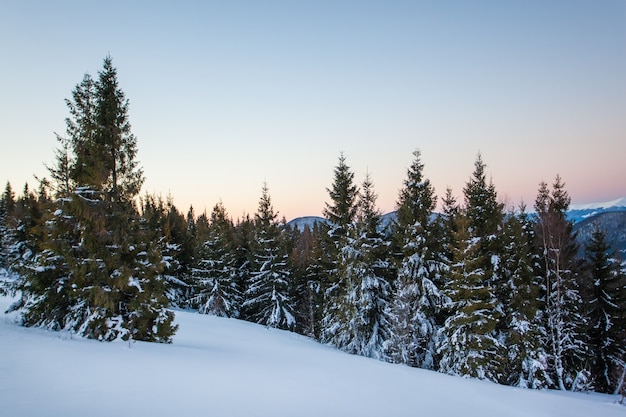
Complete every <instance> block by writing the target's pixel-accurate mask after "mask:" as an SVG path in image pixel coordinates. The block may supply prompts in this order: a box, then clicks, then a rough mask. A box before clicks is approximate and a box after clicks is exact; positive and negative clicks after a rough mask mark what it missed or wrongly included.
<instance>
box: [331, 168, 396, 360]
mask: <svg viewBox="0 0 626 417" xmlns="http://www.w3.org/2000/svg"><path fill="white" fill-rule="evenodd" d="M373 187H374V184H373V182H372V180H371V178H370V176H369V174H367V175H366V178H365V181H364V182H363V186H362V192H361V194H360V196H359V200H358V203H357V208H358V211H357V219H356V222H355V223H354V224H352V225H349V226H348V231H349V232H348V236H347V240H346V244H345V245H344V246H343V247H342V248H341V258H340V261H339V268H338V276H339V281H338V285H339V287H340V288H341V290H340V291H339V292H338V293H337V294H340V295H339V296H337V297H336V298H334V299H333V300H332V301H331V303H332V305H331V306H330V308H329V310H328V314H327V315H326V316H325V318H324V332H323V335H324V341H325V342H327V343H332V344H333V345H335V346H336V347H338V348H339V349H342V350H344V351H346V352H349V353H353V354H357V355H361V356H367V357H372V358H377V359H380V358H382V357H383V343H384V341H385V340H387V339H388V337H389V320H388V306H389V300H390V295H391V286H390V280H391V275H390V271H392V268H391V262H390V259H389V255H388V253H389V250H388V247H389V242H388V241H387V240H386V239H385V236H384V235H383V234H382V233H381V232H380V231H379V226H380V218H381V214H380V211H379V210H378V208H377V207H376V199H377V196H376V194H375V192H374V188H373Z"/></svg>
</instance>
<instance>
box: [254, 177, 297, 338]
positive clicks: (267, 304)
mask: <svg viewBox="0 0 626 417" xmlns="http://www.w3.org/2000/svg"><path fill="white" fill-rule="evenodd" d="M277 217H278V214H277V213H276V212H274V208H273V207H272V202H271V199H270V194H269V190H268V188H267V184H263V191H262V195H261V199H260V200H259V208H258V211H257V213H256V214H255V222H254V239H253V241H252V242H251V244H250V250H251V254H250V268H249V269H250V278H249V284H248V286H247V289H246V291H245V294H244V299H245V301H244V303H243V308H244V309H245V310H246V311H247V316H248V317H250V318H251V319H252V320H253V321H254V322H256V323H260V324H264V325H266V326H268V327H276V328H280V329H288V330H292V329H293V328H294V327H295V325H296V321H295V316H294V306H293V301H292V300H291V299H290V293H291V272H290V270H289V268H288V267H287V251H286V248H285V245H284V242H283V236H282V234H281V226H280V224H279V223H278V222H277V220H276V218H277Z"/></svg>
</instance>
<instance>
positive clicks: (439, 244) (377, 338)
mask: <svg viewBox="0 0 626 417" xmlns="http://www.w3.org/2000/svg"><path fill="white" fill-rule="evenodd" d="M66 104H67V106H68V109H69V116H68V117H67V119H66V134H65V135H63V136H61V135H57V141H58V144H59V146H58V148H57V150H56V153H55V160H54V163H53V165H51V166H49V167H48V170H49V173H50V178H49V179H42V180H40V181H39V187H38V189H36V190H31V189H29V187H28V186H25V187H24V189H23V191H22V193H21V195H19V196H16V195H15V192H14V191H13V189H12V187H11V185H10V184H7V186H6V188H5V191H4V193H3V195H2V198H1V199H0V233H1V235H0V237H1V239H2V241H1V243H2V244H1V247H0V249H1V250H0V262H1V264H0V267H1V268H2V270H3V271H4V272H5V274H4V275H5V276H8V277H9V278H6V279H4V280H3V281H2V286H0V291H2V292H4V293H9V294H12V295H16V296H17V301H16V302H15V303H14V304H13V305H12V307H11V310H14V311H19V313H20V317H21V320H22V323H23V324H24V325H25V326H45V327H47V328H50V329H54V330H64V331H70V332H73V333H76V334H79V335H81V336H84V337H89V338H94V339H98V340H103V341H110V340H115V339H124V340H144V341H155V342H166V343H167V342H171V339H172V336H173V335H174V333H175V332H176V325H175V324H174V312H173V311H172V310H171V309H170V308H171V307H177V308H185V309H193V310H196V311H198V312H200V313H203V314H214V315H218V316H224V317H233V318H239V319H243V320H249V321H252V322H255V323H260V324H263V325H266V326H269V327H275V328H280V329H286V330H290V331H294V332H298V333H301V334H304V335H307V336H310V337H312V338H315V339H317V340H319V341H321V342H322V343H328V344H332V345H333V346H336V347H337V348H338V349H341V350H343V351H346V352H349V353H353V354H357V355H363V356H367V357H372V358H377V359H380V360H385V361H389V362H393V363H402V364H407V365H409V366H413V367H419V368H425V369H431V370H436V371H440V372H444V373H447V374H452V375H460V376H467V377H473V378H479V379H486V380H490V381H494V382H497V383H501V384H507V385H514V386H518V387H528V388H535V389H544V388H555V389H562V390H596V391H599V392H607V393H613V392H618V391H620V389H623V386H624V379H625V373H626V364H625V359H626V358H625V346H626V299H625V297H626V291H625V287H626V275H625V274H624V271H623V270H622V267H621V264H620V262H619V260H617V259H615V258H616V254H614V253H611V252H610V251H609V248H610V245H609V242H607V239H606V235H605V233H604V231H602V230H600V229H597V230H595V231H594V233H593V235H592V238H591V239H590V241H589V242H588V243H587V244H586V245H585V247H584V248H582V249H583V250H582V251H581V250H580V249H581V248H579V246H578V244H577V242H576V236H575V234H574V232H573V224H572V223H571V222H570V221H569V220H568V219H567V216H566V212H567V210H568V208H569V204H570V198H569V196H568V193H567V191H566V189H565V185H564V182H563V180H562V179H561V178H560V177H559V176H558V175H557V176H556V178H555V180H554V182H553V184H551V185H548V184H547V183H545V182H541V183H540V185H539V188H538V193H537V197H536V200H535V203H534V207H533V211H532V213H529V212H527V211H526V208H525V207H523V206H520V207H517V208H507V207H505V206H504V205H503V204H502V203H501V202H499V201H498V196H497V192H496V189H495V186H494V184H493V183H492V182H491V181H487V179H486V172H485V169H486V164H485V163H484V162H483V160H482V157H481V155H480V154H479V155H478V156H477V157H476V160H475V163H474V171H473V172H472V174H471V176H470V177H469V179H468V181H467V182H466V184H465V187H464V188H463V201H457V200H456V198H455V197H454V194H453V192H452V190H451V189H447V190H446V193H445V195H444V196H443V198H442V210H441V213H436V212H435V207H436V203H437V197H436V195H435V190H434V188H433V186H432V184H431V182H430V181H429V179H427V178H425V176H424V164H423V163H422V161H421V153H420V151H419V150H416V151H415V152H414V153H413V157H414V159H413V161H412V164H411V166H410V167H409V168H408V169H407V174H406V178H405V179H404V181H403V184H402V187H401V189H400V192H399V195H398V200H397V204H396V209H397V211H396V217H395V219H394V220H393V222H391V224H390V225H383V224H382V222H381V218H382V213H381V212H380V211H379V209H378V208H377V205H376V199H377V195H376V192H375V189H374V183H373V180H372V178H371V176H370V175H369V174H367V175H366V177H365V180H364V181H363V182H362V183H361V184H357V183H356V182H355V179H354V172H353V171H352V170H351V169H350V167H349V166H348V164H347V160H346V157H345V156H344V155H343V154H341V155H340V156H339V159H338V163H337V165H336V167H335V169H334V178H333V183H332V184H331V185H330V187H329V188H328V189H327V191H328V196H329V200H328V202H326V205H325V208H324V217H325V219H326V221H325V222H318V223H315V224H314V225H312V226H311V227H309V226H305V227H304V228H302V229H298V228H294V227H290V226H289V225H287V224H286V222H285V221H284V219H283V220H279V219H278V212H277V211H276V210H275V209H274V207H273V205H272V201H271V196H270V192H269V188H268V186H267V184H264V186H263V188H262V190H261V197H260V199H259V204H258V208H257V211H256V213H255V214H254V215H253V216H250V215H245V216H243V217H242V218H239V219H237V220H233V219H232V218H231V217H230V216H229V214H228V212H227V210H226V208H225V207H224V205H223V204H222V203H221V202H219V203H217V204H216V205H215V206H214V207H213V209H212V211H211V212H210V213H201V214H199V215H196V214H195V213H194V210H193V208H190V209H189V211H188V212H187V213H186V214H183V213H181V212H180V211H179V210H178V209H177V208H176V206H175V205H174V202H173V201H172V199H171V198H167V199H163V198H162V197H161V196H157V195H150V194H146V195H144V196H140V190H141V186H142V184H143V181H144V176H143V171H142V169H141V168H140V166H139V164H138V162H137V160H136V154H137V141H136V138H135V136H134V135H133V134H132V132H131V128H130V123H129V118H128V100H127V99H126V98H125V95H124V93H123V91H122V90H121V89H120V88H119V85H118V82H117V70H116V69H115V68H114V67H113V65H112V61H111V58H110V57H107V58H105V60H104V64H103V67H102V69H101V70H100V71H99V72H98V77H97V79H93V78H92V77H91V76H90V75H89V74H86V75H85V77H84V78H83V80H82V81H81V82H80V83H79V84H78V85H77V86H76V87H75V88H74V90H73V91H72V96H71V98H70V99H67V100H66ZM581 253H582V254H583V255H582V256H581Z"/></svg>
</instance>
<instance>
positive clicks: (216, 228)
mask: <svg viewBox="0 0 626 417" xmlns="http://www.w3.org/2000/svg"><path fill="white" fill-rule="evenodd" d="M234 249H235V248H234V225H233V223H232V221H231V220H230V218H229V217H228V213H227V212H226V208H225V207H224V205H223V204H222V202H219V203H217V204H216V205H215V207H213V211H212V212H211V221H210V224H209V229H208V232H207V237H206V241H205V242H204V244H203V245H202V246H201V248H200V249H199V251H198V259H197V262H196V264H197V265H196V267H195V268H194V269H193V280H194V287H195V290H194V293H195V295H194V297H193V299H192V301H191V304H192V305H193V306H194V307H195V308H197V309H198V310H199V311H200V312H201V313H203V314H213V315H216V316H221V317H239V311H240V309H241V303H242V299H241V298H242V295H241V290H240V288H239V285H238V280H237V266H236V263H235V262H236V258H235V251H234Z"/></svg>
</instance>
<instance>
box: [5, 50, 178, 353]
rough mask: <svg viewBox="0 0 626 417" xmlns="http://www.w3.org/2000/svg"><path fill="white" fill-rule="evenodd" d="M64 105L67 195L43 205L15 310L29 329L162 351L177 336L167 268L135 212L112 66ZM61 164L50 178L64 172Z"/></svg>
mask: <svg viewBox="0 0 626 417" xmlns="http://www.w3.org/2000/svg"><path fill="white" fill-rule="evenodd" d="M67 103H68V107H69V109H70V117H69V118H68V119H67V134H68V137H69V140H70V143H71V145H72V146H71V147H72V149H71V150H72V155H71V157H70V158H68V160H70V161H71V170H70V172H71V176H70V179H71V181H70V186H71V187H72V188H71V190H70V193H69V196H67V197H62V193H60V194H59V196H60V197H62V198H58V199H57V200H56V202H55V203H54V204H52V203H51V204H47V207H46V208H47V210H46V211H45V213H44V214H43V219H42V221H41V222H39V226H38V230H39V234H40V235H41V236H42V237H41V238H40V239H39V240H38V248H37V250H35V251H34V252H33V253H34V255H33V256H32V258H31V262H30V264H29V265H26V266H25V268H23V270H22V272H23V275H24V279H23V281H22V283H21V285H20V288H19V289H20V290H21V294H22V297H21V299H20V300H19V301H18V302H17V303H16V304H15V305H14V307H13V308H16V309H20V310H21V313H22V319H23V323H24V324H25V325H43V326H47V327H50V328H53V329H68V330H71V331H74V332H77V333H79V334H81V335H83V336H86V337H90V338H95V339H99V340H113V339H116V338H123V339H135V340H146V341H159V342H168V341H170V339H171V336H172V334H173V333H174V331H175V330H176V327H175V326H174V325H173V323H172V322H173V318H174V315H173V313H172V312H170V311H168V310H167V309H166V307H167V304H168V303H167V299H166V297H165V295H164V294H165V287H164V285H163V280H162V277H161V271H162V270H163V266H164V265H163V262H162V258H161V254H160V251H159V250H158V247H157V246H156V244H155V243H154V242H152V241H151V240H150V234H149V233H148V230H147V229H146V227H145V225H144V223H143V221H142V219H141V217H140V215H139V213H138V211H137V208H136V205H135V198H136V197H137V194H138V193H139V189H140V187H141V184H142V183H143V174H142V171H141V169H140V168H139V167H138V162H137V161H136V153H137V148H136V139H135V137H134V136H133V135H132V133H131V132H130V123H129V121H128V101H127V100H126V99H125V97H124V93H123V92H122V91H121V90H120V89H119V87H118V84H117V71H116V69H115V68H114V67H113V66H112V62H111V58H110V57H107V58H105V60H104V65H103V69H102V70H101V71H100V72H99V79H98V81H95V82H94V81H93V80H92V79H91V77H90V76H88V75H86V76H85V77H84V79H83V82H81V83H80V84H79V85H78V86H77V87H76V89H75V90H74V91H73V100H67ZM57 161H58V163H57V167H55V169H56V170H60V169H65V168H64V167H63V166H61V165H60V164H62V163H65V161H63V160H60V159H57ZM52 174H53V177H55V173H54V172H52ZM57 180H58V178H57ZM58 188H60V189H61V190H64V187H58ZM66 191H67V190H66V189H65V192H66Z"/></svg>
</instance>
